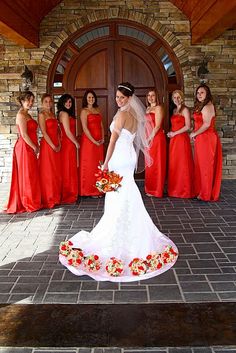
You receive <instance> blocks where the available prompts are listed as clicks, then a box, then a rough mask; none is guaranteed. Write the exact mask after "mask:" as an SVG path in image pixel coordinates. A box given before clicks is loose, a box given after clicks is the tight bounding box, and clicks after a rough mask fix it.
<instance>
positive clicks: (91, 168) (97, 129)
mask: <svg viewBox="0 0 236 353" xmlns="http://www.w3.org/2000/svg"><path fill="white" fill-rule="evenodd" d="M82 108H83V109H82V111H81V115H80V119H81V123H82V128H83V133H82V136H81V141H80V154H79V155H80V158H79V160H80V168H79V195H80V196H92V197H99V196H101V194H100V193H99V191H98V190H97V188H96V187H95V183H96V177H95V173H96V172H97V167H98V165H99V162H100V161H102V162H103V159H104V149H103V143H104V128H103V123H102V116H101V113H100V111H99V108H98V103H97V96H96V94H95V92H94V91H93V90H90V89H88V90H87V91H86V92H85V94H84V96H83V100H82Z"/></svg>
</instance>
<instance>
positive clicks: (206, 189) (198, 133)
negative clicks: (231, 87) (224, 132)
mask: <svg viewBox="0 0 236 353" xmlns="http://www.w3.org/2000/svg"><path fill="white" fill-rule="evenodd" d="M212 101H213V98H212V95H211V91H210V88H209V87H208V86H207V85H205V84H201V85H200V86H198V88H197V90H196V96H195V105H194V115H193V118H194V131H193V132H192V133H191V134H190V138H191V139H193V141H194V183H195V193H196V195H197V198H198V199H199V200H203V201H217V200H218V198H219V195H220V187H221V178H222V146H221V142H220V138H219V136H218V134H217V132H216V130H215V115H216V112H215V107H214V105H213V103H212Z"/></svg>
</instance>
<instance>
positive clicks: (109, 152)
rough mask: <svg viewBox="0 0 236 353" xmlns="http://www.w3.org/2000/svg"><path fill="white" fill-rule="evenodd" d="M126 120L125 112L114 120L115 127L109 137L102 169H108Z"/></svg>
mask: <svg viewBox="0 0 236 353" xmlns="http://www.w3.org/2000/svg"><path fill="white" fill-rule="evenodd" d="M126 118H127V112H120V113H119V114H118V116H117V117H116V119H115V126H114V129H113V131H112V134H111V137H110V141H109V145H108V148H107V153H106V158H105V161H104V163H103V166H102V169H108V162H109V160H110V159H111V157H112V155H113V152H114V149H115V145H116V141H117V140H118V138H119V135H120V132H121V130H122V128H123V127H124V125H125V121H126Z"/></svg>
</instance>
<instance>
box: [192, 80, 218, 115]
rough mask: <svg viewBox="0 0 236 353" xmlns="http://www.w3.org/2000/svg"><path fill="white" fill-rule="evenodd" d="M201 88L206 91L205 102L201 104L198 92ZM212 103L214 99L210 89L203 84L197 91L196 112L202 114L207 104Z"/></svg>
mask: <svg viewBox="0 0 236 353" xmlns="http://www.w3.org/2000/svg"><path fill="white" fill-rule="evenodd" d="M199 88H203V89H205V91H206V98H205V99H204V101H203V102H199V100H198V99H197V91H198V90H199ZM212 101H213V97H212V94H211V90H210V88H209V87H208V86H207V85H206V84H205V83H202V84H201V85H199V86H198V87H197V89H196V91H195V101H194V111H196V112H200V111H201V110H202V109H203V107H205V105H206V104H207V103H209V102H212Z"/></svg>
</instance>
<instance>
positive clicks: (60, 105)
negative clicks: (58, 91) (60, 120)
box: [57, 93, 75, 118]
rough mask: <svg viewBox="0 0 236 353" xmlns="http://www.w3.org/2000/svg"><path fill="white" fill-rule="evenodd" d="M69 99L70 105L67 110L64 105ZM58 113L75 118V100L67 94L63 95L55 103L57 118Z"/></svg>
mask: <svg viewBox="0 0 236 353" xmlns="http://www.w3.org/2000/svg"><path fill="white" fill-rule="evenodd" d="M69 99H71V102H72V105H71V107H70V109H67V108H66V107H65V104H66V102H67V101H68V100H69ZM60 112H66V113H67V114H68V115H69V116H71V117H72V118H75V100H74V98H73V97H72V96H71V95H70V94H68V93H65V94H63V95H62V96H61V97H60V98H59V100H58V102H57V117H58V116H59V114H60Z"/></svg>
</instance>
